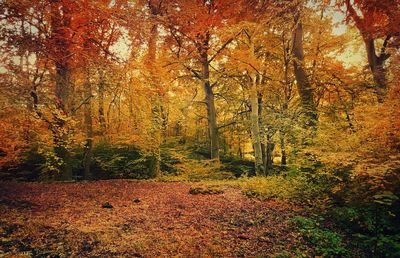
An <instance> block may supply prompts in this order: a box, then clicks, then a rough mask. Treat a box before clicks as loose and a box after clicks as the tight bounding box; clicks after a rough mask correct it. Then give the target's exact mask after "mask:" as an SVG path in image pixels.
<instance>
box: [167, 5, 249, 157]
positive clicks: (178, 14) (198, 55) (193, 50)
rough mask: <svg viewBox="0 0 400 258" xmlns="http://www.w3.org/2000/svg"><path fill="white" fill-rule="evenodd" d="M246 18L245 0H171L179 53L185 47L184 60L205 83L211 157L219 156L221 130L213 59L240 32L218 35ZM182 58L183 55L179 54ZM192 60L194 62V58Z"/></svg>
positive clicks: (171, 20)
mask: <svg viewBox="0 0 400 258" xmlns="http://www.w3.org/2000/svg"><path fill="white" fill-rule="evenodd" d="M244 18H245V8H244V5H243V1H231V0H229V1H222V0H211V1H203V0H195V1H177V2H173V3H170V4H169V9H168V18H167V19H168V24H167V27H168V29H169V30H170V32H171V34H172V36H173V37H174V38H175V39H176V45H177V46H176V49H177V51H179V52H177V54H178V53H179V54H180V53H181V52H180V51H181V49H182V48H185V50H186V53H187V54H188V56H187V57H183V58H185V59H186V61H184V62H182V64H183V65H184V66H185V67H186V69H187V70H189V71H190V72H191V73H192V74H193V76H195V77H196V78H197V79H199V80H200V81H201V83H202V87H203V91H204V95H205V99H204V103H205V105H206V108H207V120H208V133H209V138H210V158H211V159H216V160H219V156H220V155H219V132H218V123H217V110H216V105H215V92H214V91H215V87H216V86H217V84H218V81H217V80H215V81H213V80H212V76H211V71H210V70H211V69H212V68H211V67H212V63H213V62H215V61H216V60H217V58H218V57H219V56H220V54H221V52H222V51H223V50H224V49H225V48H226V47H227V46H228V45H229V44H230V43H231V42H232V41H233V39H234V38H235V37H236V36H237V32H236V33H233V34H232V35H230V36H228V37H227V38H226V39H224V41H222V40H221V39H218V38H216V35H215V33H216V30H217V29H218V28H221V27H225V26H228V25H230V24H234V23H236V22H237V21H239V20H240V19H242V20H243V19H244ZM179 57H180V58H182V56H179ZM190 60H191V62H190Z"/></svg>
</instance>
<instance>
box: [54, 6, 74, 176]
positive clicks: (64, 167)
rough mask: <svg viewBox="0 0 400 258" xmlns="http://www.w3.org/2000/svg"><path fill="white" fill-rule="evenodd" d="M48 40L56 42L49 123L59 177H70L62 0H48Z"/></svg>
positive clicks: (67, 73) (66, 49)
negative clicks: (53, 84) (52, 97)
mask: <svg viewBox="0 0 400 258" xmlns="http://www.w3.org/2000/svg"><path fill="white" fill-rule="evenodd" d="M50 4H51V5H50V8H51V14H52V15H51V40H52V41H53V42H52V43H53V44H54V45H55V46H56V47H55V48H54V49H52V52H51V55H52V57H53V58H54V60H55V82H56V87H55V97H56V101H55V102H56V107H57V109H58V110H57V112H55V113H54V122H53V124H52V125H51V127H52V132H53V139H54V144H55V147H54V151H55V153H56V155H57V157H58V158H59V159H60V160H61V165H60V166H59V170H60V174H59V175H58V176H57V179H59V180H72V166H71V157H70V153H69V150H68V146H67V145H68V142H69V138H70V137H69V132H68V128H67V126H66V121H67V118H68V116H69V112H70V90H71V83H70V69H69V64H68V61H69V58H70V44H71V43H70V42H69V40H70V38H69V35H68V34H67V33H66V31H67V30H66V28H68V27H69V26H70V22H71V20H70V19H71V18H70V17H68V16H65V15H63V14H65V13H68V11H69V9H68V6H66V5H63V3H62V2H61V1H51V3H50Z"/></svg>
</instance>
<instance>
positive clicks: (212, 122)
mask: <svg viewBox="0 0 400 258" xmlns="http://www.w3.org/2000/svg"><path fill="white" fill-rule="evenodd" d="M206 43H207V45H208V41H207V42H206ZM200 62H201V66H202V80H203V88H204V93H205V102H206V105H207V119H208V133H209V136H210V158H211V159H216V160H219V135H218V126H217V114H216V110H215V96H214V92H213V89H212V87H211V85H210V70H209V62H208V54H207V51H206V50H204V49H202V51H201V59H200Z"/></svg>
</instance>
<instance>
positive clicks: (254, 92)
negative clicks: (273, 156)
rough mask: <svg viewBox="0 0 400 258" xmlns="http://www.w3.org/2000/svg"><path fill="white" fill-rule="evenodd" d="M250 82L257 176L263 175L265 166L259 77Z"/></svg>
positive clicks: (252, 136)
mask: <svg viewBox="0 0 400 258" xmlns="http://www.w3.org/2000/svg"><path fill="white" fill-rule="evenodd" d="M251 79H252V81H251V82H250V105H251V114H250V121H251V128H250V129H251V139H252V143H253V148H254V158H255V169H256V175H262V174H263V172H264V168H263V167H264V165H263V152H262V148H261V136H260V124H259V120H260V119H259V103H258V89H257V76H256V75H254V76H251Z"/></svg>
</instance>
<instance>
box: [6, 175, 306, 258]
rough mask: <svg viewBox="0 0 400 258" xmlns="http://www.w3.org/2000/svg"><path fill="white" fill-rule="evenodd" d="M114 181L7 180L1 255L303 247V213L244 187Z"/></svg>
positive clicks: (272, 252)
mask: <svg viewBox="0 0 400 258" xmlns="http://www.w3.org/2000/svg"><path fill="white" fill-rule="evenodd" d="M190 187H191V184H190V183H182V182H180V183H176V182H175V183H165V182H164V183H160V182H148V181H147V182H146V181H141V182H137V181H128V180H111V181H97V182H84V183H1V184H0V194H1V195H0V196H1V197H0V218H1V219H0V256H2V255H6V256H7V255H9V256H13V255H16V254H19V255H27V256H28V257H29V256H33V257H43V256H50V257H56V256H58V257H69V256H77V255H79V256H82V257H94V256H103V257H105V256H129V257H156V256H161V257H171V256H178V257H238V256H239V257H265V256H271V257H274V256H276V255H279V254H283V253H285V254H286V255H288V254H290V253H292V254H293V252H295V251H294V250H296V249H297V248H298V247H299V246H303V243H302V242H303V240H302V238H301V235H300V234H299V233H298V232H297V230H296V229H295V228H293V227H292V226H291V223H290V218H292V217H293V216H296V215H298V214H299V213H301V211H298V210H296V209H295V208H294V207H292V206H290V205H286V204H284V203H279V202H276V201H260V200H257V199H252V198H247V197H245V196H244V195H242V194H241V192H240V189H237V188H235V187H232V186H229V187H228V186H226V187H224V188H223V190H224V192H223V193H222V194H213V195H204V194H195V195H193V194H189V190H190Z"/></svg>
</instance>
